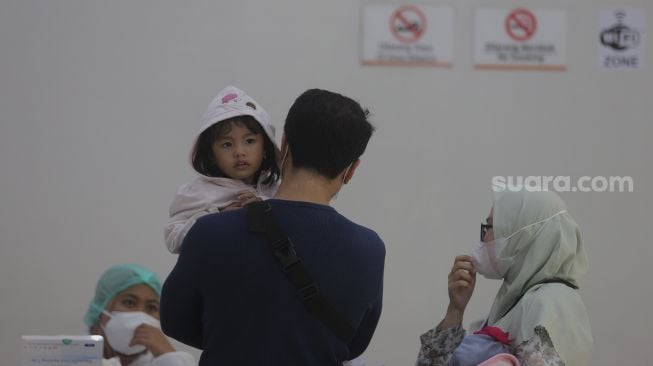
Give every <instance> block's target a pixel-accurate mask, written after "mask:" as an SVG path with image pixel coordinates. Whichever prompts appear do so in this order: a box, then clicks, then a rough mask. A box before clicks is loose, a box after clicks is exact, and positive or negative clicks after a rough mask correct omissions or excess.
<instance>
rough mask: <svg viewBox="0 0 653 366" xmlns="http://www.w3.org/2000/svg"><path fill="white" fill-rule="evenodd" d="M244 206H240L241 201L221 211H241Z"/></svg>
mask: <svg viewBox="0 0 653 366" xmlns="http://www.w3.org/2000/svg"><path fill="white" fill-rule="evenodd" d="M241 208H243V206H242V205H241V204H240V201H236V202H233V203H231V204H230V205H229V206H226V207H224V208H221V209H220V212H226V211H233V210H240V209H241Z"/></svg>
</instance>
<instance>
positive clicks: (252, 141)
mask: <svg viewBox="0 0 653 366" xmlns="http://www.w3.org/2000/svg"><path fill="white" fill-rule="evenodd" d="M245 142H246V143H248V144H250V145H251V144H255V143H256V139H254V138H250V139H247V140H245Z"/></svg>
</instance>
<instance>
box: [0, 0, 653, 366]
mask: <svg viewBox="0 0 653 366" xmlns="http://www.w3.org/2000/svg"><path fill="white" fill-rule="evenodd" d="M424 3H427V1H424ZM429 3H430V2H429ZM436 3H441V4H451V5H452V6H454V9H455V12H456V25H455V29H456V34H455V67H454V68H453V69H430V68H384V67H377V68H373V67H362V66H360V65H359V63H358V57H359V46H360V45H359V35H358V32H359V16H360V2H359V1H350V0H338V1H300V0H297V1H290V0H284V1H281V0H278V1H253V0H248V1H247V0H243V1H233V2H227V1H209V0H205V1H193V2H177V1H154V0H149V1H137V2H136V1H125V0H115V1H110V2H109V1H103V2H100V1H87V0H84V1H81V0H79V1H77V0H76V1H69V0H59V1H46V0H43V1H34V0H2V1H1V2H0V250H1V252H0V253H1V254H0V354H2V355H3V358H4V361H2V362H1V363H2V364H3V365H16V364H18V360H19V352H18V344H19V337H20V335H21V334H34V333H42V334H57V333H70V332H82V331H83V325H82V317H83V314H84V312H85V309H86V306H87V303H88V301H89V300H90V298H91V296H92V292H93V288H94V285H95V281H96V280H97V277H98V276H99V274H100V273H101V272H102V271H103V270H104V269H105V268H106V267H108V266H109V265H111V264H114V263H118V262H137V263H141V264H143V265H145V266H148V267H150V268H152V269H154V270H156V271H157V272H158V273H160V274H161V275H162V276H165V275H166V274H167V273H168V272H169V270H170V268H171V266H172V265H173V264H174V261H175V256H173V255H171V254H169V253H167V251H166V249H165V248H164V244H163V238H162V225H163V224H164V223H165V221H166V218H167V208H168V204H169V201H170V199H171V197H172V194H173V192H174V190H175V189H176V187H177V186H178V185H179V184H181V183H182V182H184V181H186V180H187V179H188V178H190V177H191V176H192V173H191V170H190V169H189V167H188V166H187V163H186V156H187V152H188V148H189V143H190V139H191V136H192V134H193V133H194V132H195V130H196V128H198V127H199V118H200V116H201V114H202V112H203V110H204V108H205V107H206V105H207V104H208V102H209V101H210V100H211V98H213V96H214V94H215V93H216V92H217V91H218V90H219V89H221V88H222V87H223V86H225V85H228V84H234V85H237V86H239V87H241V88H243V89H244V90H246V91H248V92H249V93H250V94H252V95H253V96H254V97H255V98H257V99H258V100H259V101H260V102H261V103H262V104H263V105H264V106H265V107H266V108H267V109H268V111H269V112H270V113H271V115H272V117H273V118H274V120H275V124H276V126H277V127H278V129H279V130H280V129H281V127H282V125H283V119H284V117H285V114H286V112H287V110H288V108H289V106H290V105H291V103H292V102H293V100H294V98H295V97H296V96H298V95H299V94H300V93H301V92H302V91H304V90H305V89H307V88H311V87H320V88H326V89H331V90H334V91H338V92H341V93H343V94H346V95H349V96H352V97H354V98H356V99H357V100H359V101H360V102H361V103H362V104H364V105H365V106H367V107H368V108H369V109H370V110H371V111H372V112H373V115H374V117H373V120H374V123H375V125H376V126H377V128H378V132H377V133H376V134H375V136H374V137H373V140H372V142H371V143H370V145H369V148H368V151H367V153H366V154H365V155H364V157H363V164H362V166H361V167H360V169H359V170H358V174H357V176H356V177H355V179H354V181H352V183H351V184H350V185H349V186H347V187H346V189H345V190H343V192H342V193H341V194H340V197H339V198H338V200H337V201H336V202H335V204H334V205H335V207H336V208H337V209H338V210H339V211H341V212H342V213H344V214H345V215H347V216H349V217H351V218H352V219H354V220H355V221H358V222H360V223H362V224H364V225H367V226H370V227H372V228H374V229H375V230H376V231H377V232H379V234H380V235H381V237H382V238H383V239H384V240H385V242H386V245H387V262H386V275H385V299H384V311H383V317H382V320H381V322H380V324H379V327H378V331H377V333H376V335H375V337H374V339H373V341H372V344H371V346H370V347H369V349H368V351H367V352H366V354H365V358H366V360H367V361H368V365H372V366H377V365H380V364H382V363H385V364H386V365H388V366H390V365H409V364H411V363H412V362H414V359H415V355H416V352H417V350H418V348H419V339H418V336H419V335H420V334H421V333H422V332H424V331H425V330H427V329H428V328H430V327H431V326H433V325H434V324H436V323H437V322H438V321H439V319H440V317H441V316H442V314H443V312H444V309H445V306H446V303H447V295H446V275H447V273H448V271H449V266H450V264H451V262H452V259H453V257H454V256H455V255H456V254H459V253H464V252H468V251H469V250H470V249H471V248H472V247H473V245H474V244H475V242H476V241H477V237H478V225H479V222H480V221H481V219H482V218H484V217H485V215H486V214H487V212H488V210H489V205H490V187H489V183H490V178H491V177H492V176H494V175H506V176H507V175H571V176H574V177H579V176H582V175H589V176H598V175H603V176H610V175H627V176H632V177H633V178H634V180H635V192H633V193H567V194H563V197H564V198H565V199H566V200H567V202H568V204H569V208H570V211H571V212H572V214H573V215H574V216H575V217H576V219H577V221H578V222H579V223H580V225H581V229H582V231H583V235H584V236H583V238H584V242H585V244H586V247H587V250H588V252H589V256H590V265H591V267H590V272H589V274H588V277H587V279H586V281H585V283H584V285H583V287H582V290H581V292H582V295H583V297H584V299H585V301H586V304H587V306H588V308H589V312H590V316H591V320H592V326H593V330H594V337H595V347H594V351H593V355H592V359H593V362H592V364H593V365H615V364H629V365H644V364H648V363H650V360H649V356H648V355H647V354H646V352H644V350H646V349H647V347H649V346H650V340H651V339H652V338H651V335H650V329H651V325H653V322H651V317H650V309H651V308H653V290H652V289H653V286H651V283H650V280H651V275H650V269H649V268H650V262H651V259H653V249H651V248H652V245H651V244H652V243H651V236H652V235H653V234H652V231H651V217H652V215H651V212H652V211H653V195H652V194H651V185H652V184H653V172H652V171H651V163H650V159H651V157H652V156H653V147H651V143H650V140H651V137H652V136H653V127H652V122H653V121H652V120H651V116H652V115H653V114H652V113H651V112H653V107H652V102H653V99H652V98H651V95H653V77H652V75H653V73H652V72H651V67H650V65H649V67H648V68H646V69H645V70H642V71H635V72H617V73H602V72H600V71H599V70H598V69H597V66H596V64H597V61H596V59H597V41H596V38H597V27H598V26H597V22H598V9H599V6H601V5H615V4H617V5H630V6H639V7H641V8H644V9H646V10H647V11H648V16H649V23H651V22H650V21H651V17H653V12H652V11H653V3H651V2H650V1H649V0H639V1H636V0H623V1H621V2H618V3H617V2H608V1H603V0H601V1H597V0H576V1H573V2H570V1H561V0H558V1H555V0H552V1H548V2H546V4H544V3H541V2H538V1H520V2H519V4H520V5H537V6H539V7H547V8H563V9H566V10H567V11H568V21H569V38H568V42H567V43H568V64H569V67H568V71H566V72H561V73H535V72H515V73H511V72H488V71H474V70H473V69H472V67H471V55H472V44H471V42H472V24H471V21H472V19H473V14H474V13H473V11H474V9H475V8H476V7H477V6H479V5H484V6H485V5H515V3H517V2H515V1H507V0H506V1H482V2H477V1H472V0H457V1H438V2H436ZM649 33H650V32H649ZM646 47H647V50H648V53H647V59H648V63H649V64H650V63H651V62H653V57H652V56H653V54H652V53H651V50H652V49H653V45H652V44H651V42H650V41H648V42H647V45H646ZM497 287H498V283H496V282H490V281H486V280H484V279H482V280H479V285H478V287H477V288H478V290H477V292H476V294H475V295H474V297H473V299H472V303H471V305H470V307H469V311H468V315H469V316H468V320H472V319H473V318H476V317H481V316H483V314H484V312H485V311H487V310H488V307H489V305H490V302H491V299H492V297H493V295H494V291H495V290H496V288H497ZM617 360H619V361H617Z"/></svg>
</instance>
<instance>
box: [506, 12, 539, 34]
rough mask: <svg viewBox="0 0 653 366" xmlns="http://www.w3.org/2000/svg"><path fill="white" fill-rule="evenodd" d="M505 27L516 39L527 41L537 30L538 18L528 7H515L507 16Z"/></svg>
mask: <svg viewBox="0 0 653 366" xmlns="http://www.w3.org/2000/svg"><path fill="white" fill-rule="evenodd" d="M505 28H506V33H508V36H510V38H512V39H514V40H515V41H527V40H529V39H530V38H531V37H533V35H534V34H535V31H536V30H537V18H535V15H533V13H532V12H530V11H529V10H527V9H515V10H513V11H511V12H510V13H509V14H508V16H507V17H506V21H505Z"/></svg>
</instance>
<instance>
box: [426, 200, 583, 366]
mask: <svg viewBox="0 0 653 366" xmlns="http://www.w3.org/2000/svg"><path fill="white" fill-rule="evenodd" d="M586 271H587V254H586V253H585V249H584V248H583V245H582V242H581V239H580V232H579V229H578V225H577V224H576V222H575V221H574V220H573V219H572V217H571V216H570V215H569V213H568V212H567V209H566V206H565V204H564V202H563V201H562V199H561V198H560V197H559V196H558V195H557V194H555V193H553V192H528V191H503V192H495V193H494V197H493V206H492V209H491V211H490V215H489V216H488V218H487V223H486V224H482V225H481V243H480V244H479V246H478V248H477V249H476V250H474V251H473V253H472V254H471V255H460V256H458V257H456V259H455V261H454V265H453V267H452V269H451V272H450V273H449V280H448V288H449V306H448V308H447V312H446V315H445V317H444V319H443V320H442V321H441V322H440V324H439V325H438V326H437V327H436V328H434V329H431V330H430V331H428V332H427V333H425V334H424V335H422V336H421V343H422V346H421V349H420V352H419V355H418V359H417V362H416V365H419V366H426V365H456V366H463V365H478V364H483V365H485V364H487V365H491V364H493V363H492V362H497V364H502V365H503V364H505V365H512V364H519V363H521V365H522V366H530V365H567V366H585V365H587V364H588V362H589V358H590V349H591V346H592V333H591V329H590V323H589V318H588V316H587V310H586V308H585V305H584V304H583V301H582V300H581V298H580V295H579V293H578V287H579V286H580V281H581V280H582V278H583V277H584V275H585V273H586ZM476 273H480V274H481V275H483V276H485V277H486V278H490V279H499V280H502V281H503V283H502V285H501V288H500V289H499V292H498V293H497V295H496V297H495V299H494V302H493V304H492V306H491V307H490V312H489V316H488V317H487V319H486V320H485V323H484V324H483V327H482V329H481V330H479V331H477V332H475V333H474V334H473V335H467V336H466V335H465V331H464V330H463V328H462V326H461V324H462V320H463V314H464V311H465V307H466V306H467V303H468V302H469V299H470V298H471V296H472V293H473V291H474V286H475V284H476ZM514 356H516V358H515V357H514ZM510 360H513V361H510ZM498 362H504V363H498ZM513 362H514V363H513ZM517 362H519V363H517Z"/></svg>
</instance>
